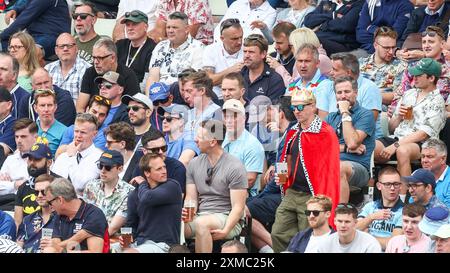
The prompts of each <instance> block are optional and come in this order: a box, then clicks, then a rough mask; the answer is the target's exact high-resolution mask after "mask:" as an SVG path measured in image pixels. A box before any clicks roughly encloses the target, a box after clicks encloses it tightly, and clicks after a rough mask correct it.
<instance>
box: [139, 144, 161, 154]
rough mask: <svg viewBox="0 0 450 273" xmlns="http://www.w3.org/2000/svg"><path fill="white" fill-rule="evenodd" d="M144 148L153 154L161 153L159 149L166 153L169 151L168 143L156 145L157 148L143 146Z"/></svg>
mask: <svg viewBox="0 0 450 273" xmlns="http://www.w3.org/2000/svg"><path fill="white" fill-rule="evenodd" d="M142 149H143V150H146V151H147V152H149V153H152V154H159V151H161V152H163V153H165V152H167V145H164V146H161V147H155V148H147V147H142Z"/></svg>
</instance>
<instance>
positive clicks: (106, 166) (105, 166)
mask: <svg viewBox="0 0 450 273" xmlns="http://www.w3.org/2000/svg"><path fill="white" fill-rule="evenodd" d="M97 168H98V169H99V170H103V168H105V170H106V171H107V172H109V171H111V169H112V168H114V165H113V166H109V165H104V164H102V163H100V162H98V163H97Z"/></svg>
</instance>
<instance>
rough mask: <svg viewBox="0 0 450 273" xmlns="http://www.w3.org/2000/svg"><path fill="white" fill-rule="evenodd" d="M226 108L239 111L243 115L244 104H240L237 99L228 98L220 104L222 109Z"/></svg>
mask: <svg viewBox="0 0 450 273" xmlns="http://www.w3.org/2000/svg"><path fill="white" fill-rule="evenodd" d="M226 110H228V111H232V112H236V113H240V114H242V115H244V116H245V108H244V105H242V102H240V101H238V100H237V99H229V100H227V101H225V103H224V104H223V106H222V111H226Z"/></svg>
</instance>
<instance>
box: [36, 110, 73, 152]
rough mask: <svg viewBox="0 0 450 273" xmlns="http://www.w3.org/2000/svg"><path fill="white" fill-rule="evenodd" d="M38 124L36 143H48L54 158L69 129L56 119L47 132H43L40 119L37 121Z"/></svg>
mask: <svg viewBox="0 0 450 273" xmlns="http://www.w3.org/2000/svg"><path fill="white" fill-rule="evenodd" d="M36 124H37V126H38V139H37V140H36V142H37V143H48V147H49V148H50V151H51V152H52V156H53V157H54V156H55V153H56V150H57V149H58V147H59V144H60V143H61V140H62V137H63V135H64V132H65V131H66V129H67V127H66V126H65V125H64V124H62V123H61V122H59V121H58V120H56V119H55V120H54V122H53V124H52V126H50V128H49V129H48V130H47V131H44V130H42V127H41V121H40V118H38V119H37V120H36Z"/></svg>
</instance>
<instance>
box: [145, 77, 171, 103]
mask: <svg viewBox="0 0 450 273" xmlns="http://www.w3.org/2000/svg"><path fill="white" fill-rule="evenodd" d="M148 93H149V94H150V99H151V100H152V101H153V102H155V101H158V100H165V99H167V98H168V97H169V95H170V89H169V86H168V85H167V84H165V83H162V82H154V83H153V84H152V85H151V86H150V88H149V89H148Z"/></svg>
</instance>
